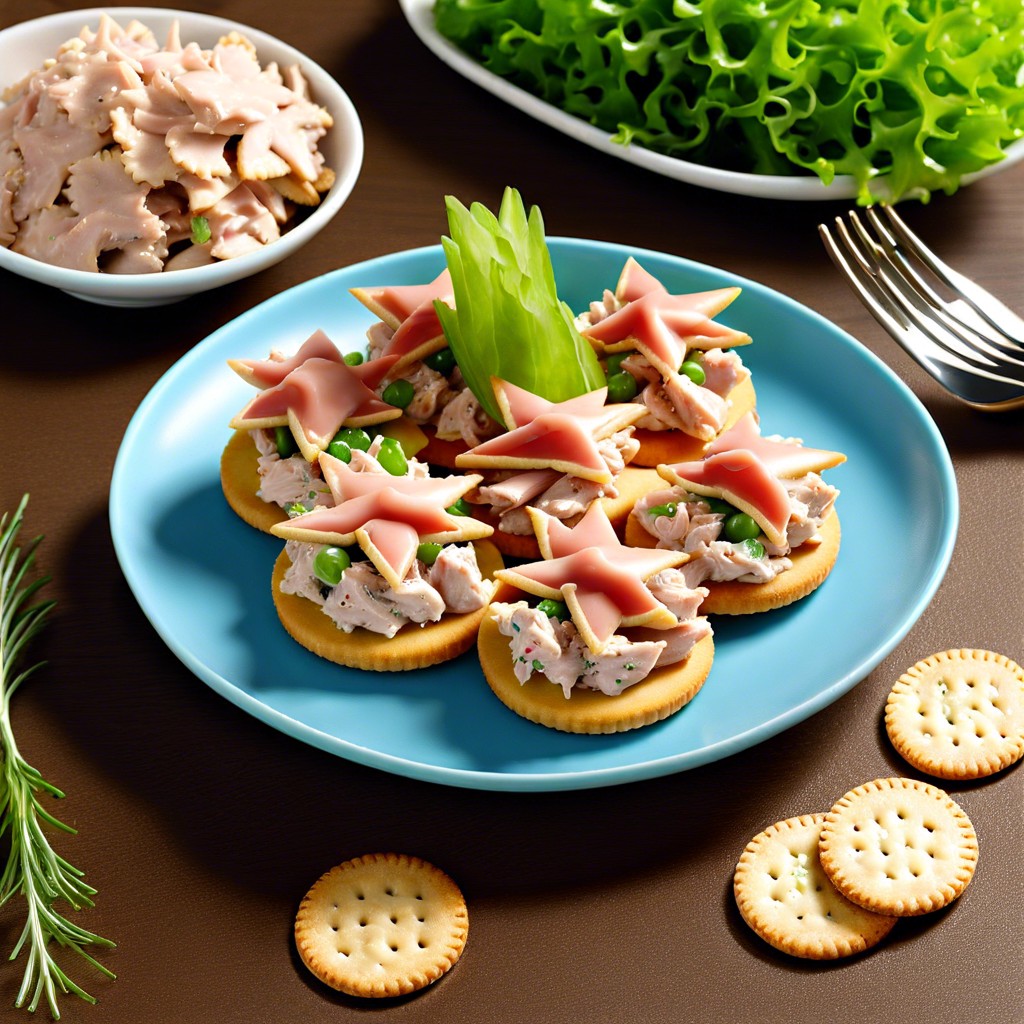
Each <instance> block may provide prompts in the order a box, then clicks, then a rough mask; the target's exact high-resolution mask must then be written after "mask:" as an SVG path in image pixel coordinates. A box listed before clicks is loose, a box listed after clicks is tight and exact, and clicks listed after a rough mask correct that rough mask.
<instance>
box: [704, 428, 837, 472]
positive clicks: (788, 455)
mask: <svg viewBox="0 0 1024 1024" xmlns="http://www.w3.org/2000/svg"><path fill="white" fill-rule="evenodd" d="M737 448H746V449H747V450H748V451H752V452H753V453H754V454H755V455H756V456H757V457H758V458H759V459H760V460H761V462H763V463H764V465H765V466H766V467H767V468H768V469H769V470H770V471H771V472H772V473H774V475H775V476H777V477H781V478H782V479H787V480H795V479H796V478H797V477H801V476H803V475H804V474H805V473H820V472H821V471H822V470H823V469H831V468H832V467H833V466H838V465H839V464H840V463H842V462H845V461H846V456H845V455H843V454H842V452H830V451H826V450H824V449H822V448H808V447H807V446H806V445H804V444H803V443H802V442H801V441H797V440H773V439H772V438H767V437H762V436H761V426H760V422H759V420H758V417H757V414H756V413H754V412H748V413H746V414H745V415H744V416H743V417H741V418H740V419H739V420H738V421H737V423H736V424H735V426H732V427H730V428H729V429H728V430H726V431H725V432H724V433H723V434H721V436H719V437H718V439H717V440H716V441H715V442H714V443H713V444H712V445H710V446H709V447H708V450H707V454H708V455H718V454H720V453H721V452H729V451H734V450H735V449H737Z"/></svg>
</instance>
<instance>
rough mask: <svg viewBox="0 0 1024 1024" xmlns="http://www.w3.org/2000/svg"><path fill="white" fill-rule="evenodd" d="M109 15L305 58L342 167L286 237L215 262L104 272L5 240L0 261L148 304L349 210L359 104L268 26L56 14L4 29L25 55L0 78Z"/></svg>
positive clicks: (143, 10)
mask: <svg viewBox="0 0 1024 1024" xmlns="http://www.w3.org/2000/svg"><path fill="white" fill-rule="evenodd" d="M103 14H107V15H109V16H110V17H111V18H113V19H114V21H116V22H118V24H121V25H125V24H127V23H128V22H130V21H131V20H132V19H133V18H134V19H136V20H138V21H140V22H142V23H143V24H144V25H146V26H147V27H148V28H150V29H151V30H152V31H153V33H154V35H156V36H157V38H158V39H159V38H160V37H161V34H162V33H163V32H165V31H166V30H167V28H169V27H170V25H171V24H172V22H173V21H175V20H177V21H178V22H179V23H180V25H181V35H182V41H183V42H190V41H192V40H193V39H194V38H196V37H197V36H198V37H201V38H199V39H197V40H196V41H198V42H200V43H201V44H203V45H212V43H213V42H214V41H215V40H216V39H217V38H219V37H220V36H222V35H225V34H227V33H228V32H231V31H236V32H240V33H241V34H242V35H244V36H246V37H247V38H248V39H250V40H251V41H252V43H253V44H254V45H255V47H256V50H257V53H258V55H259V58H260V61H261V63H263V64H266V62H267V60H268V59H270V60H276V61H277V62H278V64H280V65H290V64H297V65H299V67H300V68H301V69H302V73H303V75H304V76H305V77H306V79H307V81H308V82H309V85H310V90H311V92H312V94H313V98H314V100H315V101H316V102H317V103H320V104H322V105H323V106H325V107H327V109H328V110H329V112H330V114H331V117H332V118H333V120H334V124H333V126H332V127H331V129H330V133H332V134H333V136H334V139H335V143H336V144H337V147H338V153H339V155H340V158H341V159H340V162H338V164H337V166H334V165H332V170H334V171H335V174H336V176H337V177H336V180H335V182H334V184H333V185H332V187H331V189H330V191H329V192H328V193H327V195H326V197H324V199H323V200H322V202H321V203H320V205H319V206H318V207H317V208H316V209H315V210H314V211H313V212H311V213H310V214H309V216H308V217H306V218H305V219H304V220H303V221H301V222H300V223H299V224H297V225H295V227H293V228H289V229H288V230H287V231H285V232H284V234H282V235H281V237H280V239H278V240H277V241H274V242H272V243H271V244H270V245H267V246H265V247H263V248H262V249H260V250H258V251H256V252H251V253H246V254H245V255H243V256H237V257H235V258H233V259H230V260H223V261H220V262H218V263H215V264H212V265H208V266H203V267H191V268H188V269H185V270H174V271H168V272H166V273H161V274H130V275H129V274H96V273H92V272H90V271H85V270H69V269H67V268H65V267H55V266H52V265H51V264H48V263H44V262H42V261H40V260H36V259H32V258H31V257H29V256H23V255H22V254H21V253H17V252H12V251H11V250H10V249H6V248H3V247H0V268H2V269H4V270H10V271H12V272H14V273H17V274H20V275H21V276H22V277H28V278H31V279H32V280H35V281H39V282H41V283H43V284H47V285H52V286H54V287H56V288H60V289H61V290H63V291H67V292H70V293H72V294H76V295H78V296H80V297H82V298H94V299H97V300H99V301H103V300H104V299H111V300H113V299H117V298H129V299H130V300H131V302H135V301H138V302H140V303H142V302H145V301H147V300H148V301H160V300H169V299H173V298H175V297H183V296H186V295H189V294H193V293H197V292H201V291H207V290H209V289H211V288H217V287H220V286H221V285H225V284H229V283H231V282H233V281H237V280H239V279H240V278H243V277H248V276H249V275H251V274H254V273H256V272H258V271H260V270H264V269H266V268H267V267H270V266H272V265H274V264H275V263H278V262H280V261H281V260H283V259H284V258H285V257H287V256H288V255H290V254H291V253H293V252H295V251H296V250H297V249H299V248H300V247H301V246H302V245H303V244H305V243H306V242H307V241H308V240H309V239H310V238H312V237H313V236H314V235H315V234H317V233H318V232H319V231H320V230H321V228H322V227H324V226H325V225H326V224H327V223H328V222H329V221H330V220H331V218H332V217H333V216H334V215H335V214H336V213H337V212H338V210H340V209H341V207H342V205H343V204H344V203H345V200H346V199H347V198H348V196H349V194H350V193H351V191H352V188H353V187H354V185H355V182H356V179H357V178H358V176H359V171H360V169H361V167H362V162H363V131H362V126H361V124H360V121H359V115H358V114H357V112H356V109H355V106H354V105H353V103H352V101H351V100H350V99H349V97H348V94H347V93H346V92H345V91H344V90H343V89H342V88H341V86H340V85H338V83H337V82H336V81H335V80H334V79H333V78H332V77H331V75H329V74H328V73H327V72H326V71H325V70H324V69H323V68H322V67H320V65H319V64H317V63H316V62H315V61H313V60H311V59H310V58H309V57H307V56H306V55H305V54H304V53H301V52H300V51H299V50H296V49H295V48H294V47H292V46H289V45H288V44H287V43H285V42H283V41H282V40H280V39H277V38H276V37H274V36H271V35H269V34H268V33H266V32H263V31H261V30H260V29H256V28H252V27H250V26H248V25H243V24H241V23H239V22H235V21H231V20H229V19H226V18H220V17H215V16H213V15H209V14H202V13H200V12H197V11H185V10H176V9H173V8H164V7H91V8H83V9H81V10H76V11H63V12H61V13H58V14H48V15H45V16H44V17H41V18H34V19H32V20H31V21H23V22H20V23H18V24H16V25H12V26H10V27H9V28H6V29H3V30H2V31H0V56H2V55H3V54H4V53H5V52H11V53H15V54H19V55H24V57H23V59H21V60H19V61H18V64H19V67H18V68H15V69H13V70H12V68H11V60H9V59H6V58H5V59H3V60H2V66H3V68H4V78H5V80H4V81H3V82H0V88H5V87H7V86H9V85H11V84H13V83H14V82H16V81H18V80H19V79H20V78H21V77H22V76H23V75H24V74H25V73H27V72H29V71H31V70H32V69H34V68H36V67H38V66H39V65H40V64H41V63H42V61H43V60H45V59H46V58H48V57H53V56H54V55H55V53H56V47H57V46H59V45H60V43H61V42H63V41H64V40H65V39H70V38H72V37H74V36H76V35H77V34H78V33H79V32H80V31H81V30H82V28H84V27H86V26H89V27H91V28H95V27H96V25H97V23H98V21H99V18H100V16H101V15H103ZM40 38H45V39H51V40H55V41H54V42H53V43H52V45H51V46H49V47H48V48H47V49H46V50H45V52H43V51H42V49H40V50H37V49H36V44H35V41H36V40H37V39H40ZM8 78H9V80H7V79H8ZM330 137H331V136H330V135H329V136H328V138H330Z"/></svg>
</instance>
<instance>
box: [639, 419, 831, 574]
mask: <svg viewBox="0 0 1024 1024" xmlns="http://www.w3.org/2000/svg"><path fill="white" fill-rule="evenodd" d="M844 459H845V456H843V455H842V454H841V453H839V452H830V451H825V450H823V449H817V448H807V447H805V446H804V445H803V444H802V443H801V442H800V441H799V440H798V439H796V438H782V437H762V436H761V434H760V427H759V424H758V421H757V418H756V416H755V415H754V414H752V413H750V414H747V415H746V416H744V417H743V418H742V419H741V420H740V421H739V422H738V423H737V424H736V426H735V427H733V428H731V429H730V430H728V431H726V432H725V433H724V434H722V436H721V437H720V438H718V440H717V441H716V442H715V443H714V445H712V447H711V449H709V452H708V455H707V456H706V457H705V458H704V459H702V460H700V461H698V462H689V463H677V464H675V465H672V466H659V467H658V472H659V474H660V475H661V476H662V477H664V478H665V480H666V481H667V482H668V483H670V484H672V485H673V486H671V487H668V488H665V489H663V490H658V491H652V492H650V493H648V494H647V495H645V496H644V497H643V498H642V499H641V500H640V501H639V502H638V503H637V504H636V506H635V508H634V511H633V514H634V516H635V518H636V520H637V521H638V522H639V523H640V525H641V526H642V527H643V528H644V529H645V530H646V531H647V533H649V534H650V535H651V536H652V537H653V538H654V539H655V541H656V546H657V547H658V548H662V549H666V550H672V551H682V552H685V553H686V554H688V555H689V556H690V558H689V561H688V562H687V563H686V564H685V565H684V566H683V567H682V570H681V571H682V573H683V575H684V577H685V578H686V580H687V582H688V584H689V585H690V586H694V587H696V586H699V585H700V584H701V583H703V582H706V581H715V582H720V581H726V580H739V581H742V582H747V583H763V582H767V581H768V580H770V579H772V578H774V577H775V576H777V575H778V574H779V573H780V572H783V571H785V570H786V569H788V568H790V567H791V565H792V562H791V561H790V560H789V558H788V557H787V556H788V555H789V554H790V553H791V552H792V551H793V550H794V549H795V548H798V547H800V546H801V545H804V544H814V543H817V542H818V540H819V535H818V531H819V530H820V528H821V526H822V524H823V523H824V522H825V520H826V518H827V517H828V516H829V515H830V514H831V512H832V509H833V506H834V504H835V501H836V498H837V497H838V495H839V491H838V490H837V489H836V488H835V487H833V486H832V485H830V484H828V483H826V482H825V481H824V480H823V479H822V478H821V476H820V475H819V472H818V471H820V470H824V469H828V468H831V467H833V466H836V465H839V464H840V463H841V462H843V461H844Z"/></svg>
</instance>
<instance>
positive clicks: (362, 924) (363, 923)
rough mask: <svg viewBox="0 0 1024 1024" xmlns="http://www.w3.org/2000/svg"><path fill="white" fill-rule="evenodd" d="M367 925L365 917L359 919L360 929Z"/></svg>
mask: <svg viewBox="0 0 1024 1024" xmlns="http://www.w3.org/2000/svg"><path fill="white" fill-rule="evenodd" d="M367 923H368V922H367V920H366V918H365V917H361V918H359V927H360V928H365V927H366V925H367Z"/></svg>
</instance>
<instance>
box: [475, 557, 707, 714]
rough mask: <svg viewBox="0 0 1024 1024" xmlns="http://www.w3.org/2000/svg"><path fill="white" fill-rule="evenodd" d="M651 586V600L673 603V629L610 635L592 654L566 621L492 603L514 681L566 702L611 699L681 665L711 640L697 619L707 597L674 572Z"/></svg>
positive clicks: (521, 605)
mask: <svg viewBox="0 0 1024 1024" xmlns="http://www.w3.org/2000/svg"><path fill="white" fill-rule="evenodd" d="M652 580H654V581H655V583H654V586H653V587H651V581H648V587H649V588H650V589H651V591H652V593H654V595H655V597H657V598H658V600H662V595H664V596H665V597H667V598H668V599H669V601H671V602H672V605H669V604H668V603H666V607H669V608H670V610H672V611H673V612H674V613H675V614H676V617H677V619H678V620H679V621H678V622H677V623H676V625H675V626H672V627H669V628H668V629H652V628H634V629H630V630H628V631H627V632H628V634H629V635H628V636H625V635H621V634H615V635H613V636H612V637H610V638H609V640H608V641H607V642H606V643H605V644H604V646H603V647H602V648H601V650H600V651H597V652H595V651H593V650H591V649H590V648H589V647H588V646H587V644H586V643H585V642H584V640H583V638H582V637H581V636H580V635H579V632H578V631H577V629H576V627H575V625H574V624H573V622H572V620H571V619H561V620H560V619H557V618H555V617H553V616H548V615H546V614H544V612H542V611H540V609H539V608H537V607H532V606H531V605H530V604H529V603H528V602H527V601H516V602H512V603H507V602H496V603H494V604H493V605H492V606H491V610H490V614H491V615H492V617H493V619H494V623H495V625H496V626H497V627H498V631H499V632H500V633H501V634H502V635H503V636H507V637H508V638H509V651H510V656H511V658H512V666H513V672H514V673H515V677H516V679H518V680H519V682H521V683H525V682H527V681H528V680H529V679H530V678H531V676H533V675H534V673H540V674H542V675H544V676H546V677H547V678H548V679H549V680H550V681H551V682H552V683H554V684H555V685H557V686H560V687H561V688H562V693H563V694H564V696H565V698H566V699H567V700H568V699H569V698H570V697H571V696H572V690H573V688H574V687H579V688H581V689H589V690H600V691H601V692H602V693H604V694H607V695H608V696H615V695H617V694H619V693H622V692H623V691H624V690H626V689H628V688H629V687H630V686H634V685H635V684H637V683H639V682H642V681H643V680H644V679H646V678H647V676H648V675H650V673H651V672H652V671H653V670H654V669H655V668H659V667H663V666H665V665H673V664H677V663H679V662H681V661H684V660H685V659H686V658H687V657H689V654H690V652H691V651H692V650H693V648H694V646H695V645H696V644H697V643H699V642H700V641H701V640H702V639H704V637H706V636H711V632H712V631H711V626H710V624H709V623H708V620H707V619H706V618H704V617H699V616H697V614H696V612H697V606H698V605H699V604H700V602H701V601H702V600H703V599H704V597H705V596H706V595H707V591H706V590H704V589H703V588H700V589H697V590H693V589H691V588H690V587H689V586H688V585H687V584H686V582H685V580H684V578H683V577H682V575H681V574H680V573H679V571H678V570H675V569H669V570H665V571H663V572H661V573H658V574H657V575H656V576H655V577H652ZM673 605H674V607H673ZM677 609H678V610H677Z"/></svg>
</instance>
